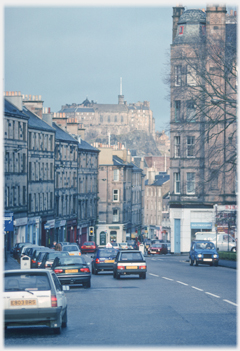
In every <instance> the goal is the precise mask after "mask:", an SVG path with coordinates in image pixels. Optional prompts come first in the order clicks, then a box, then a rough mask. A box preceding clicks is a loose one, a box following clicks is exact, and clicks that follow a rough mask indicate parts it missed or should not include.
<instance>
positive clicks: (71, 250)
mask: <svg viewBox="0 0 240 351" xmlns="http://www.w3.org/2000/svg"><path fill="white" fill-rule="evenodd" d="M62 252H68V254H69V255H70V256H81V251H80V250H79V247H78V246H77V245H76V244H70V245H64V246H63V247H62Z"/></svg>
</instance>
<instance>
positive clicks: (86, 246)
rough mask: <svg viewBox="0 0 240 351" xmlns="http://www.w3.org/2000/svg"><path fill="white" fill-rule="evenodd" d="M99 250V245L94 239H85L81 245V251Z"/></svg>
mask: <svg viewBox="0 0 240 351" xmlns="http://www.w3.org/2000/svg"><path fill="white" fill-rule="evenodd" d="M96 250H97V245H96V244H95V242H94V241H85V242H84V243H83V244H82V246H81V252H82V253H87V252H95V251H96Z"/></svg>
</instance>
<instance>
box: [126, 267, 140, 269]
mask: <svg viewBox="0 0 240 351" xmlns="http://www.w3.org/2000/svg"><path fill="white" fill-rule="evenodd" d="M126 269H138V266H126Z"/></svg>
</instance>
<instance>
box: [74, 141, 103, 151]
mask: <svg viewBox="0 0 240 351" xmlns="http://www.w3.org/2000/svg"><path fill="white" fill-rule="evenodd" d="M78 148H79V149H81V150H87V151H91V152H100V150H98V149H97V148H95V147H93V146H92V145H90V144H88V143H87V142H86V141H85V140H82V139H81V143H78Z"/></svg>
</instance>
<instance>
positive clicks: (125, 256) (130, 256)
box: [120, 252, 143, 261]
mask: <svg viewBox="0 0 240 351" xmlns="http://www.w3.org/2000/svg"><path fill="white" fill-rule="evenodd" d="M120 259H121V260H122V261H139V260H140V261H142V260H143V258H142V255H141V253H140V252H124V253H122V255H121V258H120Z"/></svg>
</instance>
